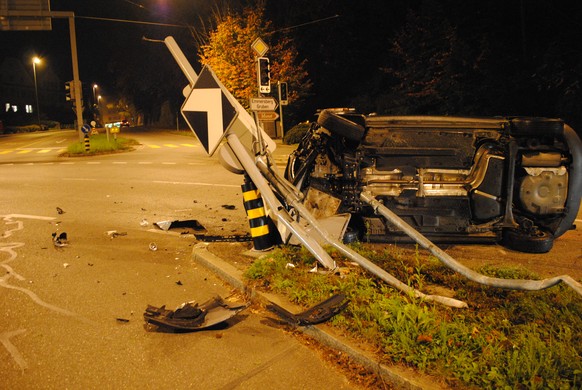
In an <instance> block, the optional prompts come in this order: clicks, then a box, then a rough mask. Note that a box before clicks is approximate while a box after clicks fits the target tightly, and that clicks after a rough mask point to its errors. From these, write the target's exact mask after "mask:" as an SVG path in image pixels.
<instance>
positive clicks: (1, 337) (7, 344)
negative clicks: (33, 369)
mask: <svg viewBox="0 0 582 390" xmlns="http://www.w3.org/2000/svg"><path fill="white" fill-rule="evenodd" d="M24 332H26V329H18V330H15V331H12V332H4V333H0V342H1V343H2V345H4V348H6V350H7V351H8V353H10V355H11V356H12V359H14V361H15V362H16V364H18V366H19V367H20V368H21V369H22V370H25V369H27V368H28V364H27V363H26V360H24V357H23V356H22V355H21V354H20V352H19V351H18V349H17V348H16V347H15V346H14V344H12V342H11V341H10V338H11V337H14V336H18V335H21V334H23V333H24Z"/></svg>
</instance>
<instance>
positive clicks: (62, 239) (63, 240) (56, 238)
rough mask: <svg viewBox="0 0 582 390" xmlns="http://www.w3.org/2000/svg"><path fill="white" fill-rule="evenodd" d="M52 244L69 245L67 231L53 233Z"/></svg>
mask: <svg viewBox="0 0 582 390" xmlns="http://www.w3.org/2000/svg"><path fill="white" fill-rule="evenodd" d="M52 236H53V245H54V246H55V247H57V248H62V247H65V246H68V245H69V240H68V238H67V233H65V232H62V233H60V234H57V233H53V234H52Z"/></svg>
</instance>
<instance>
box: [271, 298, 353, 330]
mask: <svg viewBox="0 0 582 390" xmlns="http://www.w3.org/2000/svg"><path fill="white" fill-rule="evenodd" d="M348 303H349V301H348V300H347V299H346V296H345V294H336V295H334V296H332V297H331V298H329V299H326V300H325V301H323V302H321V303H319V304H317V305H315V306H313V307H312V308H310V309H307V310H306V311H304V312H303V313H299V314H293V313H291V312H289V311H287V310H285V309H284V308H282V307H281V306H279V305H277V304H275V303H271V304H270V305H267V309H269V310H271V311H272V312H273V313H275V314H277V315H278V316H279V317H281V318H282V319H283V320H284V321H286V322H289V323H290V324H292V325H300V326H306V325H315V324H320V323H322V322H325V321H327V320H329V319H330V318H332V317H333V316H335V315H336V314H338V313H339V312H341V311H342V310H344V309H345V308H346V306H347V305H348Z"/></svg>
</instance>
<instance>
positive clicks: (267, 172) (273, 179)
mask: <svg viewBox="0 0 582 390" xmlns="http://www.w3.org/2000/svg"><path fill="white" fill-rule="evenodd" d="M257 167H258V168H259V170H260V171H261V173H262V174H263V176H265V178H266V179H267V180H268V182H269V183H271V185H273V186H275V188H276V190H277V191H278V193H279V194H280V195H282V196H283V197H284V198H285V201H286V202H287V203H288V204H289V205H291V207H293V208H294V209H295V210H296V211H297V213H298V214H299V216H300V217H301V218H303V219H304V220H305V221H307V222H308V223H309V225H310V226H311V227H312V228H314V229H315V230H316V231H317V232H318V233H319V235H320V236H321V237H322V238H323V239H324V240H325V241H326V242H327V243H328V244H329V245H331V246H333V247H334V248H336V249H337V250H338V251H340V252H341V253H342V254H343V255H344V256H346V257H347V258H349V259H350V260H352V261H354V262H355V263H357V264H358V265H359V266H360V267H362V268H363V269H365V270H366V271H368V272H370V273H371V274H373V275H375V276H377V277H378V278H380V279H381V280H383V281H384V282H386V283H387V284H389V285H390V286H392V287H394V288H396V289H397V290H400V291H402V292H405V293H407V294H410V295H412V296H415V297H417V298H421V299H424V300H427V301H433V302H438V303H441V304H443V305H446V306H450V307H456V308H465V307H467V303H465V302H463V301H459V300H457V299H454V298H450V297H444V296H441V295H428V294H424V293H423V292H420V291H418V290H416V289H414V288H412V287H410V286H409V285H407V284H406V283H403V282H401V281H400V280H398V279H397V278H396V277H394V276H393V275H392V274H390V273H389V272H387V271H386V270H384V269H382V268H380V267H379V266H377V265H376V264H374V263H372V262H371V261H370V260H368V259H366V258H365V257H364V256H362V255H360V254H359V253H357V252H356V251H354V250H352V249H350V248H349V247H347V246H346V245H344V244H342V243H341V242H339V241H338V240H336V239H334V238H332V237H331V236H330V234H329V233H328V232H327V230H325V229H324V228H323V227H322V226H321V225H320V224H319V222H318V221H317V220H316V219H315V217H313V215H311V213H310V212H309V211H308V210H307V209H306V208H305V206H304V205H303V203H301V200H300V199H299V197H298V196H297V195H296V194H295V192H294V191H291V190H289V188H288V187H290V186H292V185H291V183H289V182H287V181H286V180H285V179H284V178H282V177H279V176H278V173H277V172H276V171H274V170H272V169H270V168H269V166H268V164H267V163H265V162H264V161H263V160H261V159H260V158H259V159H258V161H257ZM283 183H285V184H283ZM312 253H313V254H314V255H315V253H314V252H312ZM315 256H316V257H317V255H315Z"/></svg>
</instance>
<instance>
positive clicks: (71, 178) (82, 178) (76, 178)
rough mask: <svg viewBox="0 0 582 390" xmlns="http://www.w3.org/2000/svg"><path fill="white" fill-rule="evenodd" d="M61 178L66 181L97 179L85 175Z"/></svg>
mask: <svg viewBox="0 0 582 390" xmlns="http://www.w3.org/2000/svg"><path fill="white" fill-rule="evenodd" d="M63 180H68V181H96V180H97V179H89V178H85V177H63Z"/></svg>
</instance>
